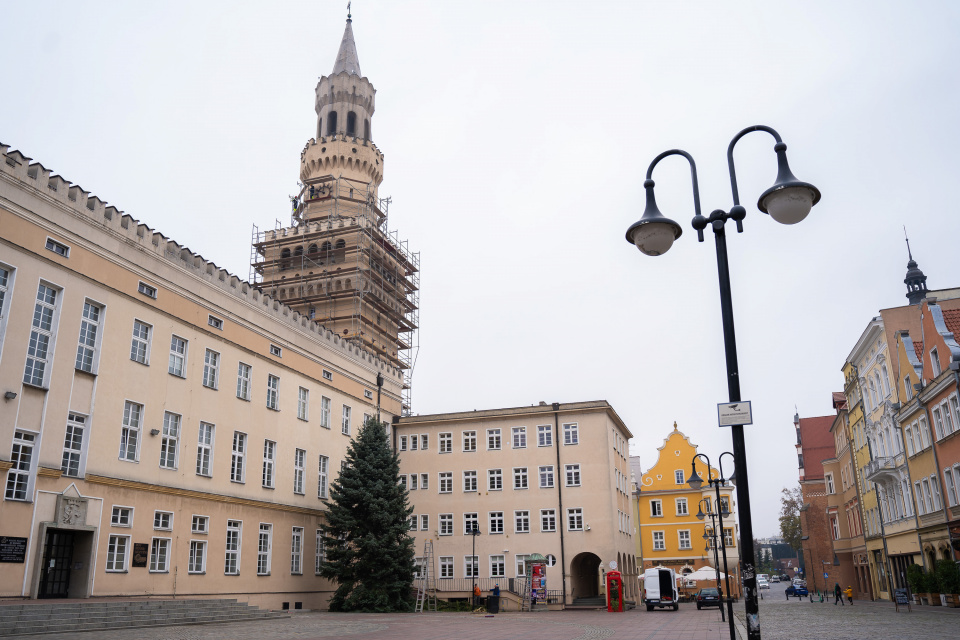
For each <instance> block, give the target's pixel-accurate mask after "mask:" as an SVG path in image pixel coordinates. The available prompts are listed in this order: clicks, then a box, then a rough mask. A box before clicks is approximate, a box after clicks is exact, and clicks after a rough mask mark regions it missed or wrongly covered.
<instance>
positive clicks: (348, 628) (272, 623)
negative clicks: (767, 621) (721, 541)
mask: <svg viewBox="0 0 960 640" xmlns="http://www.w3.org/2000/svg"><path fill="white" fill-rule="evenodd" d="M727 629H728V625H727V624H726V623H723V622H721V621H720V614H719V612H718V611H717V610H716V609H711V610H704V611H697V608H696V607H695V606H694V605H692V604H686V605H681V607H680V611H676V612H674V611H669V610H655V611H650V612H648V611H646V610H645V609H642V610H633V611H628V612H624V613H617V614H614V613H607V612H606V611H556V612H543V613H501V614H498V615H496V616H492V617H487V616H484V615H479V614H470V613H423V614H414V613H407V614H347V613H320V612H317V613H314V612H306V613H294V614H292V615H291V617H289V618H280V619H274V620H258V621H255V622H244V623H230V624H213V625H193V626H179V627H158V628H147V629H130V630H126V631H92V632H85V633H76V632H74V633H61V634H51V635H48V636H45V637H47V638H51V639H52V640H268V639H269V640H285V639H290V640H309V639H311V638H345V639H348V640H373V639H377V640H446V639H448V638H456V639H458V640H459V639H461V638H476V639H478V640H513V639H522V640H530V639H531V638H547V639H549V640H593V639H595V638H596V639H599V638H616V639H618V640H620V639H627V640H729V635H728V633H727ZM38 637H39V636H7V637H5V638H4V640H36V639H37V638H38Z"/></svg>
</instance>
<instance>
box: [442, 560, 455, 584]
mask: <svg viewBox="0 0 960 640" xmlns="http://www.w3.org/2000/svg"><path fill="white" fill-rule="evenodd" d="M454 564H455V563H454V561H453V556H440V578H441V579H443V580H449V579H453V577H454V576H455V575H456V574H455V573H454V569H453V567H454Z"/></svg>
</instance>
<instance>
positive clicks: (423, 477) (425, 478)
mask: <svg viewBox="0 0 960 640" xmlns="http://www.w3.org/2000/svg"><path fill="white" fill-rule="evenodd" d="M429 484H430V474H429V473H421V474H420V488H421V489H429V488H430V487H429Z"/></svg>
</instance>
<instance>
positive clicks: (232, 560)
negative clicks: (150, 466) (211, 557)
mask: <svg viewBox="0 0 960 640" xmlns="http://www.w3.org/2000/svg"><path fill="white" fill-rule="evenodd" d="M242 533H243V522H241V521H240V520H227V544H226V553H225V555H224V562H223V572H224V573H225V574H227V575H228V576H235V575H239V574H240V536H241V534H242Z"/></svg>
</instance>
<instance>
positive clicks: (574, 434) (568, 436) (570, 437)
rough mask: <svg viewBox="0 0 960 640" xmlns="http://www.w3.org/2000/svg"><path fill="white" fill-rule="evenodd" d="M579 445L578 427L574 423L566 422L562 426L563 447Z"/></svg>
mask: <svg viewBox="0 0 960 640" xmlns="http://www.w3.org/2000/svg"><path fill="white" fill-rule="evenodd" d="M577 444H580V425H579V424H578V423H576V422H567V423H565V424H564V425H563V446H565V447H567V446H571V445H577Z"/></svg>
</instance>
